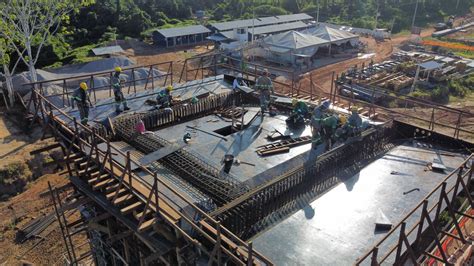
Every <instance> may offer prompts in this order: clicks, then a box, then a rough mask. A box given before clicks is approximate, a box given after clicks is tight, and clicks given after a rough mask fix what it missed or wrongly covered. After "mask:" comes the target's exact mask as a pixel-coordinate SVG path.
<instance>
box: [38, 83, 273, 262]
mask: <svg viewBox="0 0 474 266" xmlns="http://www.w3.org/2000/svg"><path fill="white" fill-rule="evenodd" d="M31 101H32V102H33V103H32V104H33V105H34V108H35V111H36V112H37V113H38V116H37V118H38V120H39V121H40V122H42V123H43V125H44V126H45V128H51V129H52V130H53V131H54V132H56V135H55V136H56V137H57V138H58V141H63V142H64V143H66V145H67V146H70V147H76V148H75V149H76V150H77V149H79V150H78V151H79V152H83V153H84V155H85V156H91V155H92V157H90V158H89V159H90V160H91V161H96V162H97V163H98V164H99V165H100V164H102V165H103V166H105V163H107V165H108V164H109V163H110V165H111V166H113V168H114V169H118V170H120V169H121V170H120V171H119V172H123V174H122V177H123V176H124V175H127V180H128V181H127V182H129V183H130V185H131V184H132V182H133V183H134V184H140V185H139V186H140V187H142V188H144V189H145V190H146V191H148V192H147V193H145V194H143V191H139V190H136V189H134V187H133V186H130V187H129V189H130V192H131V193H133V194H134V195H136V197H137V198H139V199H140V200H142V201H143V203H146V204H147V205H148V204H149V205H153V207H154V208H156V209H157V210H161V211H163V209H162V208H161V207H160V206H158V205H157V204H155V203H152V202H150V201H147V199H150V198H151V196H152V195H153V193H154V191H158V190H159V189H160V188H161V189H163V188H166V189H167V190H168V191H170V192H171V193H172V194H173V196H174V197H176V198H178V199H180V200H182V201H183V202H185V203H186V204H187V205H188V206H189V207H190V208H192V210H193V211H191V212H195V213H198V214H199V216H200V219H196V216H195V215H192V217H191V216H190V214H189V212H188V211H185V210H183V209H182V208H181V207H179V206H178V205H176V203H173V201H172V200H171V198H170V197H166V199H165V200H166V201H167V202H168V203H169V204H170V207H172V208H173V209H174V211H175V212H177V213H179V214H180V215H181V219H182V222H180V223H170V226H172V227H173V228H175V229H176V230H177V231H178V232H180V234H181V235H182V236H183V237H184V239H186V240H188V241H190V243H192V244H193V245H195V246H196V247H197V248H199V249H201V250H203V249H205V248H206V246H205V245H204V243H209V245H211V247H213V250H214V251H213V252H212V253H208V254H211V258H210V259H211V262H212V261H215V260H217V263H218V264H219V265H221V264H222V262H223V261H222V260H221V259H222V258H221V255H223V254H226V255H227V256H228V257H229V258H230V259H231V260H232V261H233V262H235V263H236V264H237V265H245V264H247V265H251V264H257V265H273V263H272V262H271V261H270V260H269V259H267V258H266V257H265V256H263V255H262V254H260V253H259V252H257V251H255V250H254V249H253V248H252V244H251V243H248V242H245V241H243V240H242V239H241V238H239V237H237V236H236V235H235V234H233V233H232V232H231V231H230V230H228V229H227V228H225V227H223V226H222V225H221V223H220V222H219V221H217V220H215V219H214V218H212V217H211V216H209V215H208V214H207V213H206V212H205V211H203V210H202V209H201V208H199V207H198V206H196V205H195V204H194V203H193V202H191V201H189V199H188V198H187V197H186V196H184V195H182V194H180V193H179V192H178V191H176V190H175V189H174V188H173V187H172V186H170V185H168V184H167V182H166V181H164V180H162V177H161V176H159V175H157V174H156V173H152V172H151V171H150V170H149V169H147V168H145V167H143V166H140V163H139V162H137V161H135V160H133V159H132V158H131V157H130V155H129V154H125V153H124V152H122V151H121V150H120V149H117V148H115V147H114V146H112V145H110V142H109V141H108V140H106V139H104V138H103V137H102V136H100V135H98V134H97V133H96V132H95V130H94V129H91V128H89V127H86V126H84V125H82V124H80V123H78V122H77V121H76V119H75V118H73V117H71V116H69V115H68V114H66V113H65V112H63V111H62V110H61V109H60V108H58V107H57V106H55V105H54V104H52V103H51V102H50V101H48V99H46V98H45V97H44V96H43V95H42V94H41V93H40V92H39V91H36V90H33V91H32V97H31ZM59 115H60V116H61V118H60V117H59ZM64 119H66V120H67V121H65V120H64ZM98 143H107V149H106V150H105V151H104V150H100V149H98V148H97V145H98ZM84 148H85V149H86V150H90V151H91V152H90V153H87V152H85V151H84ZM92 151H95V152H92ZM68 154H69V153H68ZM112 154H113V156H112ZM123 162H125V164H126V165H124V163H123ZM132 163H133V164H136V165H139V168H140V170H141V171H143V172H144V173H145V174H147V175H151V176H154V178H155V181H156V182H155V184H154V185H151V184H149V183H148V182H147V181H145V180H144V179H143V178H142V177H140V176H139V175H137V174H135V173H134V172H132V171H129V170H126V169H127V168H129V167H128V166H129V165H131V164H132ZM111 174H113V173H111ZM114 175H115V174H114ZM114 178H115V179H120V177H117V176H114ZM159 194H160V195H164V194H163V193H159ZM161 197H162V196H161ZM188 229H191V230H192V231H193V232H194V234H193V235H189V234H188V233H187V232H186V230H188ZM197 239H200V240H201V241H204V242H200V241H198V240H197ZM203 251H204V252H209V251H205V250H203Z"/></svg>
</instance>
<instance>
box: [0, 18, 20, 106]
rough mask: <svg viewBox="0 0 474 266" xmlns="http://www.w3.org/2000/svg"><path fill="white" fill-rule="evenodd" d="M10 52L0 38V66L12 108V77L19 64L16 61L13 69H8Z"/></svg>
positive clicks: (13, 96) (9, 47)
mask: <svg viewBox="0 0 474 266" xmlns="http://www.w3.org/2000/svg"><path fill="white" fill-rule="evenodd" d="M0 23H1V22H0ZM11 50H12V47H11V46H10V45H8V43H7V42H6V41H5V39H2V38H0V64H1V65H2V68H3V73H4V74H5V86H6V89H7V92H8V99H9V102H10V106H13V104H14V103H15V95H14V93H13V82H12V76H13V75H14V74H15V69H16V67H17V66H18V62H20V60H19V59H18V60H17V61H16V63H15V64H14V65H13V67H12V68H10V60H11V58H10V56H9V53H10V51H11ZM10 69H11V70H10Z"/></svg>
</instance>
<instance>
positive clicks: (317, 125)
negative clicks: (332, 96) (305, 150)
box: [311, 101, 331, 148]
mask: <svg viewBox="0 0 474 266" xmlns="http://www.w3.org/2000/svg"><path fill="white" fill-rule="evenodd" d="M330 106H331V102H330V101H324V102H322V103H321V104H320V105H318V106H316V107H315V108H314V110H313V115H312V117H311V133H312V136H313V139H312V143H313V148H315V147H316V145H318V144H321V143H322V140H321V135H320V130H321V121H322V120H323V119H324V118H326V111H327V110H328V109H329V107H330Z"/></svg>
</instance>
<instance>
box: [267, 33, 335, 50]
mask: <svg viewBox="0 0 474 266" xmlns="http://www.w3.org/2000/svg"><path fill="white" fill-rule="evenodd" d="M263 43H264V44H265V45H268V46H274V47H275V46H276V47H280V48H287V49H291V50H297V49H302V48H307V47H313V46H323V45H327V44H328V43H329V42H328V41H326V40H323V39H321V38H319V37H316V36H312V35H308V34H304V33H301V32H297V31H288V32H284V33H280V34H276V35H271V36H268V37H266V38H265V39H263Z"/></svg>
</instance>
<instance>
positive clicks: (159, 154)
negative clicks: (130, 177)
mask: <svg viewBox="0 0 474 266" xmlns="http://www.w3.org/2000/svg"><path fill="white" fill-rule="evenodd" d="M185 146H186V144H184V143H183V144H176V143H175V144H172V145H169V146H165V147H163V148H160V149H158V150H156V151H154V152H152V153H150V154H147V155H145V156H144V157H143V158H141V159H140V160H138V161H139V162H140V164H141V165H142V166H146V165H149V164H151V163H153V162H156V161H158V160H160V159H162V158H163V157H165V156H168V155H170V154H172V153H174V152H176V151H178V150H180V149H182V148H183V147H185ZM132 170H133V169H132Z"/></svg>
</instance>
